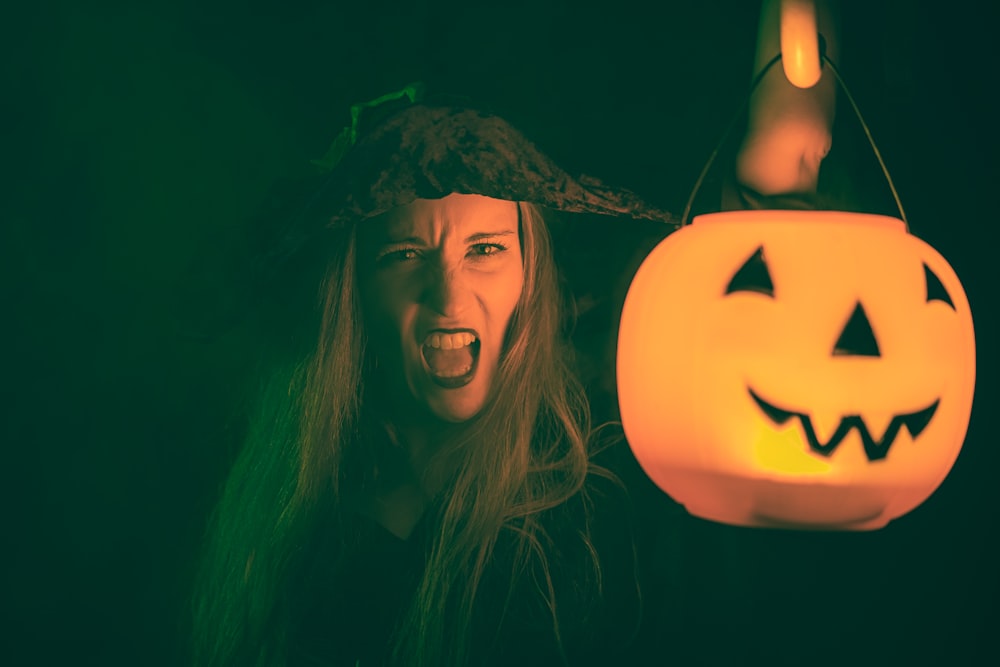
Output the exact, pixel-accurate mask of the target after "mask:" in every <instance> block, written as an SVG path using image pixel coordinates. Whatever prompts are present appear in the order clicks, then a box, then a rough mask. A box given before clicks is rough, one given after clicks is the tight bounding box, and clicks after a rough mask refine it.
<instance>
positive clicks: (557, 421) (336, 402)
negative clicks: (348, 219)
mask: <svg viewBox="0 0 1000 667" xmlns="http://www.w3.org/2000/svg"><path fill="white" fill-rule="evenodd" d="M518 206H519V213H520V223H521V224H520V231H521V241H522V252H523V262H524V286H523V290H522V294H521V298H520V301H519V303H518V305H517V307H516V308H515V311H514V314H513V316H512V319H511V322H510V325H509V327H508V332H507V337H506V340H505V346H504V352H503V356H502V358H501V362H500V366H499V370H498V373H497V375H496V378H495V381H494V382H495V384H494V390H493V392H492V399H491V400H490V402H489V403H488V405H487V407H485V408H484V410H483V412H482V413H481V414H480V415H479V416H478V417H477V418H476V419H475V421H474V423H473V424H472V426H471V429H470V430H469V432H468V433H467V434H466V435H465V438H464V441H465V442H474V443H475V446H469V447H465V448H463V450H462V451H463V458H462V461H461V464H460V465H459V466H458V469H457V471H456V472H455V473H454V475H453V476H452V478H451V480H450V483H449V484H448V487H447V491H446V493H445V494H444V495H443V497H442V498H441V505H440V510H439V512H437V513H435V518H436V523H435V524H434V526H433V527H432V531H433V532H432V534H433V536H434V537H433V539H432V543H431V545H430V549H429V554H428V560H427V564H426V568H425V570H424V572H423V575H422V578H421V580H420V582H419V585H418V587H417V590H416V592H415V594H414V597H413V599H412V601H411V603H410V606H409V609H408V610H407V611H406V612H405V614H404V616H403V618H402V619H401V621H400V625H399V627H398V628H397V632H396V635H395V646H394V652H393V655H394V657H395V658H396V660H397V661H400V662H405V663H406V664H418V665H454V664H463V663H464V661H465V660H466V659H467V657H468V650H469V646H468V641H469V640H468V635H469V630H470V627H471V621H470V619H472V618H473V612H474V608H475V604H476V593H477V591H478V589H479V584H480V582H481V580H482V578H483V575H484V572H485V571H486V570H487V567H488V564H490V562H491V559H492V557H493V555H494V550H495V547H496V546H497V543H498V540H499V539H500V538H501V536H503V537H504V539H505V540H506V539H508V538H509V539H510V540H511V541H512V544H513V549H512V556H513V560H512V562H511V563H510V568H511V571H510V575H511V576H510V582H511V583H510V586H511V588H513V586H514V584H515V582H516V581H517V580H518V578H519V577H521V576H526V574H527V573H528V572H531V573H533V574H532V576H539V574H538V573H540V579H541V582H540V584H539V588H540V594H541V595H542V597H543V603H544V604H545V606H546V607H547V608H548V610H549V612H550V614H551V618H552V623H553V632H554V633H555V636H556V637H557V639H558V637H559V622H558V618H559V615H558V613H557V608H556V600H555V588H554V586H553V584H552V578H551V576H550V564H549V562H548V557H549V553H548V551H549V550H548V548H547V546H546V545H547V542H548V537H547V534H546V531H545V528H544V526H543V523H542V516H543V513H544V512H545V511H546V510H549V509H551V508H554V507H557V506H559V505H560V504H562V503H564V502H565V501H566V500H568V499H569V498H571V497H573V496H574V495H575V494H577V493H578V492H579V491H580V490H581V489H582V488H583V486H584V482H585V480H586V477H587V474H588V471H589V467H590V464H589V459H588V452H587V442H588V437H589V435H590V428H591V424H590V413H589V408H588V403H587V400H586V397H585V395H584V391H583V388H582V386H581V385H580V383H579V382H578V381H577V380H576V379H575V375H574V374H573V372H572V371H571V365H572V364H571V358H570V352H569V347H568V345H567V344H566V343H565V342H564V341H563V336H562V335H561V331H560V327H561V325H562V313H561V311H562V304H561V295H560V291H559V286H558V279H557V272H556V267H555V263H554V260H553V258H552V249H551V241H550V238H549V235H548V231H547V229H546V227H545V223H544V221H543V219H542V217H541V214H540V212H539V211H538V209H537V208H536V207H535V206H533V205H530V204H525V203H520V204H519V205H518ZM335 237H336V238H334V239H333V247H332V260H331V262H330V265H329V269H328V272H327V278H326V280H325V282H324V287H323V293H322V307H321V320H320V325H319V335H318V340H317V345H316V348H315V350H314V352H313V353H312V354H311V355H310V356H309V358H307V359H306V360H305V362H304V363H302V364H300V365H298V366H297V367H296V368H295V369H294V370H293V371H292V372H291V380H290V381H282V382H279V383H277V385H276V386H283V387H284V388H285V391H284V392H277V395H272V396H270V397H269V399H270V400H271V401H273V402H274V403H276V404H277V405H279V406H282V407H280V408H278V409H275V410H270V411H269V410H266V409H262V410H261V411H259V417H258V420H257V426H256V427H255V428H254V429H252V431H251V433H250V437H249V438H248V441H247V444H246V446H245V448H244V450H243V451H242V452H241V454H240V456H239V457H238V459H237V461H236V463H235V465H234V467H233V470H232V472H231V473H230V475H229V477H228V479H227V481H226V484H225V488H224V490H223V494H222V498H221V500H220V502H219V504H218V506H217V509H216V511H215V513H214V516H213V519H212V524H211V529H210V535H209V545H208V548H207V549H206V552H205V556H204V560H203V567H202V576H201V583H200V586H199V590H198V598H197V600H196V605H195V610H194V611H195V628H194V630H195V632H194V635H193V638H194V644H195V645H194V649H195V651H194V652H195V660H196V664H212V665H219V664H224V665H228V664H236V663H237V662H238V663H239V664H249V665H271V664H281V662H282V653H283V643H284V640H285V634H286V628H285V627H284V626H285V624H286V623H287V616H286V611H287V610H286V609H285V604H286V601H285V600H284V597H283V596H284V594H285V593H284V591H285V590H286V589H287V587H288V585H289V580H290V577H291V573H292V572H293V571H294V569H295V564H296V560H295V559H296V557H297V556H296V555H297V554H298V553H299V552H301V551H302V549H304V548H305V545H306V544H308V538H309V534H310V530H311V528H312V527H313V519H314V517H315V515H316V511H317V509H318V508H319V507H320V506H321V505H322V504H323V503H325V502H330V503H332V504H333V506H334V508H335V509H336V510H337V511H340V512H347V511H349V510H348V509H347V508H348V507H349V505H350V503H351V498H352V493H353V492H354V490H356V489H357V488H358V485H359V484H361V483H363V482H364V480H367V479H370V478H371V476H372V475H373V474H374V466H375V465H376V463H377V461H376V460H374V459H373V456H375V455H376V454H374V453H373V451H374V449H373V448H372V447H370V446H366V442H365V438H366V437H367V435H368V434H369V433H368V429H367V428H366V423H367V421H366V415H369V414H370V412H371V410H370V409H369V407H368V406H366V405H365V402H364V396H365V385H364V381H365V377H366V371H365V369H366V363H367V362H366V354H365V347H366V341H365V335H364V331H363V327H362V324H361V317H360V312H361V310H360V304H359V298H358V290H357V289H356V275H355V270H356V269H355V266H356V255H355V253H356V249H355V248H356V238H355V237H356V234H355V232H354V229H345V230H342V231H339V232H337V233H336V234H335ZM285 377H286V378H287V377H288V376H287V375H286V376H285ZM267 402H268V400H267V399H265V404H266V403H267ZM584 540H585V541H586V538H585V537H584ZM586 546H587V547H588V553H590V554H592V553H593V551H592V547H590V546H589V544H587V545H586ZM592 564H593V566H594V574H595V575H596V574H598V573H599V570H598V568H597V562H596V557H593V559H592Z"/></svg>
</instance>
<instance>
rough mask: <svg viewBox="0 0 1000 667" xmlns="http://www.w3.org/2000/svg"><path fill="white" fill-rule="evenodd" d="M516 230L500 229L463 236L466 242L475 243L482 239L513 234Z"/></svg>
mask: <svg viewBox="0 0 1000 667" xmlns="http://www.w3.org/2000/svg"><path fill="white" fill-rule="evenodd" d="M515 233H516V232H513V231H509V230H508V231H502V232H478V233H476V234H473V235H471V236H467V237H466V238H465V242H466V243H475V242H476V241H482V240H483V239H490V238H496V237H497V236H513V235H514V234H515Z"/></svg>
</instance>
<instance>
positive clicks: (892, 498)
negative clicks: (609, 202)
mask: <svg viewBox="0 0 1000 667" xmlns="http://www.w3.org/2000/svg"><path fill="white" fill-rule="evenodd" d="M617 373H618V375H617V384H618V399H619V406H620V411H621V419H622V425H623V428H624V431H625V436H626V438H627V440H628V442H629V445H630V446H631V448H632V451H633V453H634V454H635V456H636V459H637V460H638V461H639V463H640V465H641V466H642V468H643V470H644V471H645V472H646V474H647V475H648V476H649V477H650V478H651V479H652V480H653V481H654V482H655V483H656V484H657V485H658V486H659V487H660V488H661V489H662V490H663V491H664V492H666V493H667V494H668V495H670V496H671V497H672V498H673V499H675V500H677V501H678V502H680V503H682V504H683V505H684V506H685V507H686V508H687V510H688V511H689V512H690V513H691V514H693V515H695V516H698V517H701V518H705V519H710V520H714V521H719V522H723V523H729V524H736V525H744V526H771V527H793V528H818V529H840V530H867V529H876V528H880V527H882V526H884V525H885V524H886V523H888V522H889V521H890V520H891V519H894V518H897V517H899V516H901V515H903V514H905V513H907V512H909V511H910V510H912V509H913V508H915V507H916V506H917V505H919V504H920V503H922V502H923V501H924V500H926V499H927V498H928V497H929V496H930V495H931V493H933V492H934V490H935V489H936V488H937V487H938V486H939V485H940V484H941V482H942V481H943V480H944V478H945V476H946V475H947V474H948V472H949V471H950V470H951V467H952V465H953V464H954V462H955V459H956V457H957V456H958V453H959V450H960V449H961V447H962V442H963V440H964V438H965V433H966V429H967V428H968V423H969V416H970V412H971V409H972V396H973V389H974V383H975V342H974V334H973V325H972V314H971V312H970V310H969V302H968V299H967V298H966V295H965V291H964V290H963V289H962V285H961V283H960V282H959V280H958V277H957V276H956V275H955V272H954V270H953V269H952V268H951V266H950V265H949V264H948V262H947V261H945V259H944V258H943V257H942V256H941V255H940V254H939V253H938V252H937V251H935V250H934V249H933V248H931V247H930V246H929V245H927V244H926V243H924V242H923V241H921V240H920V239H918V238H916V237H915V236H912V235H910V234H909V233H907V230H906V227H905V224H904V223H903V221H902V220H898V219H896V218H890V217H885V216H878V215H866V214H857V213H843V212H836V211H738V212H725V213H715V214H709V215H702V216H699V217H697V218H695V219H694V221H693V222H692V223H691V224H690V225H688V226H685V227H682V228H681V229H680V230H679V231H677V232H675V233H673V234H671V235H670V236H668V237H667V238H666V239H664V240H663V241H662V242H661V243H660V244H659V245H658V246H657V247H656V248H655V249H654V250H653V251H652V252H651V253H650V254H649V255H648V256H647V258H646V259H645V261H644V262H643V263H642V265H641V266H640V268H639V270H638V271H637V273H636V274H635V276H634V278H633V280H632V283H631V286H630V287H629V291H628V295H627V297H626V300H625V304H624V307H623V310H622V316H621V326H620V329H619V337H618V359H617Z"/></svg>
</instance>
